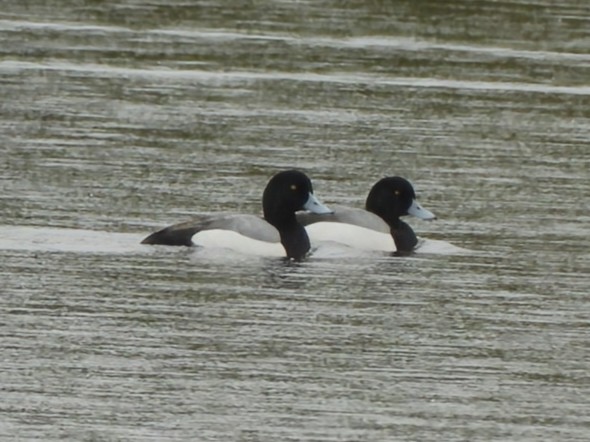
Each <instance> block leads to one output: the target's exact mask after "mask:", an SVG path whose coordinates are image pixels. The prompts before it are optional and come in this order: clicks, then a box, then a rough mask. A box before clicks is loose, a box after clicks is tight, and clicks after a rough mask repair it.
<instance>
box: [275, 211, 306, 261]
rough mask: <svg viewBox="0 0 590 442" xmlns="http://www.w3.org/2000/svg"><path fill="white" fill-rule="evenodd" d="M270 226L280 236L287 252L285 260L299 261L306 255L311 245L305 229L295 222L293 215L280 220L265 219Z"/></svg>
mask: <svg viewBox="0 0 590 442" xmlns="http://www.w3.org/2000/svg"><path fill="white" fill-rule="evenodd" d="M266 220H267V221H268V222H269V223H270V224H272V225H273V226H274V227H275V228H276V229H277V230H278V231H279V234H280V236H281V244H282V245H283V247H284V248H285V252H287V258H290V259H294V260H296V261H299V260H301V259H303V258H304V257H305V255H307V252H309V249H310V248H311V245H310V243H309V237H308V236H307V232H306V231H305V228H304V227H303V226H302V225H301V224H299V222H297V218H296V217H295V214H294V213H293V214H290V216H284V217H281V218H280V219H270V220H269V219H268V218H267V219H266Z"/></svg>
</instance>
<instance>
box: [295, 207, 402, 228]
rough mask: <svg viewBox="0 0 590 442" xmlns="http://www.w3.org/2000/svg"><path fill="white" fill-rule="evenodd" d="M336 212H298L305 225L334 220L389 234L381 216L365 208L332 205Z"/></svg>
mask: <svg viewBox="0 0 590 442" xmlns="http://www.w3.org/2000/svg"><path fill="white" fill-rule="evenodd" d="M330 207H331V208H332V210H333V211H334V213H330V214H325V215H316V214H315V213H308V212H300V213H297V221H299V222H300V223H301V224H303V225H304V226H308V225H310V224H314V223H318V222H328V223H329V222H332V223H343V224H353V225H355V226H360V227H364V228H366V229H371V230H375V231H377V232H381V233H387V234H389V233H390V231H389V226H388V225H387V223H386V222H385V221H383V220H382V219H381V218H380V217H379V216H377V215H375V214H374V213H371V212H368V211H366V210H363V209H355V208H352V207H345V206H332V205H331V206H330Z"/></svg>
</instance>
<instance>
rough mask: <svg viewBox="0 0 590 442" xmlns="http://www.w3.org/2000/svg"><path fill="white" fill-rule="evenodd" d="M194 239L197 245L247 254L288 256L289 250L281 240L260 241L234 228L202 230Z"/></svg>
mask: <svg viewBox="0 0 590 442" xmlns="http://www.w3.org/2000/svg"><path fill="white" fill-rule="evenodd" d="M192 241H193V243H195V245H197V246H201V247H207V248H217V249H228V250H233V251H234V252H238V253H242V254H245V255H256V256H273V257H275V256H276V257H284V256H287V252H286V251H285V248H284V247H283V245H282V244H281V243H280V242H267V241H260V240H257V239H253V238H250V237H248V236H244V235H241V234H239V233H238V232H234V231H233V230H222V229H211V230H202V231H200V232H198V233H196V234H195V235H194V236H193V238H192Z"/></svg>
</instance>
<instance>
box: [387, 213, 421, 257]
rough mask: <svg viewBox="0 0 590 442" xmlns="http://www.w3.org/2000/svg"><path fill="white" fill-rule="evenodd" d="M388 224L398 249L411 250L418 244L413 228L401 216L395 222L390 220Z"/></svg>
mask: <svg viewBox="0 0 590 442" xmlns="http://www.w3.org/2000/svg"><path fill="white" fill-rule="evenodd" d="M388 224H389V231H390V232H391V236H392V237H393V241H394V242H395V248H396V249H397V251H398V252H402V253H404V252H411V251H412V250H413V249H414V247H416V244H418V238H417V237H416V234H415V233H414V231H413V230H412V228H411V227H410V226H409V225H408V224H406V223H405V222H403V221H402V220H400V219H399V218H398V219H396V220H395V221H393V222H388Z"/></svg>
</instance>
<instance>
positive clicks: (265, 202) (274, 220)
mask: <svg viewBox="0 0 590 442" xmlns="http://www.w3.org/2000/svg"><path fill="white" fill-rule="evenodd" d="M301 210H307V211H309V212H311V213H314V214H316V215H318V216H321V215H326V214H329V213H332V210H330V209H329V208H328V207H327V206H325V205H324V204H323V203H322V202H321V201H320V200H319V199H318V198H317V197H316V196H315V195H314V193H313V187H312V183H311V180H310V179H309V177H308V176H307V175H306V174H305V173H303V172H301V171H299V170H295V169H291V170H284V171H281V172H278V173H277V174H275V175H274V176H272V177H271V178H270V180H269V181H268V183H267V185H266V187H265V189H264V192H263V194H262V211H263V216H262V217H260V216H257V215H250V214H231V215H214V216H208V217H199V218H193V219H191V220H188V221H184V222H180V223H177V224H174V225H171V226H168V227H166V228H164V229H161V230H158V231H157V232H154V233H152V234H150V235H149V236H147V237H146V238H144V239H143V240H142V241H141V244H150V245H168V246H201V247H207V248H212V247H216V248H225V249H233V250H235V251H238V252H243V253H247V254H255V255H268V256H283V257H287V258H288V259H291V260H296V261H300V260H302V259H303V258H304V257H305V256H306V255H307V254H308V252H309V251H310V248H311V244H310V240H309V236H308V235H307V232H306V230H305V228H304V227H303V226H302V225H301V224H300V223H299V222H298V221H297V217H296V215H295V213H296V212H297V211H301Z"/></svg>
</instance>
